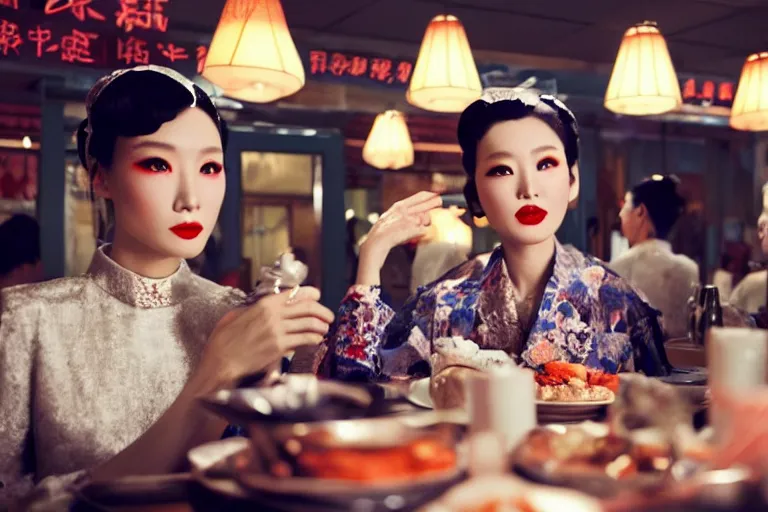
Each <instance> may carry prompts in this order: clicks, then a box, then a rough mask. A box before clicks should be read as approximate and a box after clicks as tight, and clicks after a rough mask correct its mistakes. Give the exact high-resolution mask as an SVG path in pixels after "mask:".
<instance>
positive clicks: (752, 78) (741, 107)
mask: <svg viewBox="0 0 768 512" xmlns="http://www.w3.org/2000/svg"><path fill="white" fill-rule="evenodd" d="M730 125H731V128H734V129H736V130H747V131H752V132H760V131H765V130H768V52H762V53H755V54H753V55H750V56H749V57H747V60H746V62H744V68H742V70H741V78H740V79H739V86H738V88H737V89H736V96H735V97H734V99H733V106H732V107H731V120H730Z"/></svg>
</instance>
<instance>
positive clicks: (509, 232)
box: [475, 117, 579, 245]
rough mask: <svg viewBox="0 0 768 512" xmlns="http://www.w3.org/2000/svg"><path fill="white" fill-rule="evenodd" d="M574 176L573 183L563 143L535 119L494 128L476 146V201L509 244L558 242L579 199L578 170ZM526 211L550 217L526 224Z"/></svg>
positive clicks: (574, 172)
mask: <svg viewBox="0 0 768 512" xmlns="http://www.w3.org/2000/svg"><path fill="white" fill-rule="evenodd" d="M573 174H574V179H573V180H571V177H570V174H569V169H568V162H567V160H566V158H565V147H564V146H563V142H562V141H561V140H560V137H558V135H557V133H555V131H554V130H553V129H552V128H550V126H549V125H547V124H546V123H545V122H544V121H541V120H540V119H537V118H535V117H525V118H523V119H517V120H511V121H503V122H500V123H496V124H494V125H493V126H492V127H491V128H490V129H489V130H488V132H487V133H486V134H485V136H484V137H483V138H482V139H481V140H480V142H479V143H478V145H477V163H476V167H475V182H476V184H477V193H478V197H479V199H480V203H481V205H482V207H483V210H484V211H485V215H486V217H487V218H488V221H489V223H490V225H491V226H492V227H493V228H494V229H495V230H496V232H497V233H498V234H499V236H500V237H501V239H502V240H504V242H505V244H514V245H538V244H540V243H542V242H546V241H548V240H550V239H552V238H553V237H554V235H555V232H556V231H557V230H558V229H559V228H560V225H561V224H562V222H563V219H564V218H565V214H566V212H567V210H568V204H569V203H570V202H571V201H573V200H574V199H576V197H578V191H579V181H578V169H577V168H576V167H575V166H574V169H573ZM524 207H527V209H529V210H531V209H533V210H536V211H538V212H539V214H540V215H544V214H543V213H541V210H543V211H544V212H546V215H544V216H543V219H542V220H540V221H538V219H536V220H534V221H533V223H531V222H530V221H529V222H528V223H526V222H524V221H523V220H521V215H520V212H521V208H524ZM523 211H525V210H523ZM536 221H538V222H536Z"/></svg>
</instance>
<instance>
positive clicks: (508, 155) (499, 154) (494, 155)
mask: <svg viewBox="0 0 768 512" xmlns="http://www.w3.org/2000/svg"><path fill="white" fill-rule="evenodd" d="M546 151H557V147H555V146H553V145H551V144H546V145H544V146H539V147H536V148H533V149H532V150H531V154H538V153H544V152H546ZM485 158H486V160H493V159H495V158H514V155H513V154H512V153H510V152H509V151H503V150H502V151H494V152H493V153H491V154H490V155H488V156H487V157H485Z"/></svg>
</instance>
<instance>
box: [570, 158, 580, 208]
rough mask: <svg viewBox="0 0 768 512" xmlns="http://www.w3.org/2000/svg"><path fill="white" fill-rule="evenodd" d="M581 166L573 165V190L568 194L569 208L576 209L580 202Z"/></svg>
mask: <svg viewBox="0 0 768 512" xmlns="http://www.w3.org/2000/svg"><path fill="white" fill-rule="evenodd" d="M579 183H580V180H579V164H578V163H575V164H573V167H571V189H570V191H569V193H568V207H569V208H575V207H576V204H577V202H578V200H579Z"/></svg>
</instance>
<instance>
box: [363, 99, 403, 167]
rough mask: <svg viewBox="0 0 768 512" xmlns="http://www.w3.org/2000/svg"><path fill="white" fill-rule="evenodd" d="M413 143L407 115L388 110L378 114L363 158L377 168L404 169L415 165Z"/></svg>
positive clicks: (364, 148)
mask: <svg viewBox="0 0 768 512" xmlns="http://www.w3.org/2000/svg"><path fill="white" fill-rule="evenodd" d="M413 158H414V156H413V143H412V142H411V134H410V132H408V125H407V124H405V116H403V114H402V113H401V112H398V111H397V110H387V111H386V112H382V113H381V114H379V115H377V116H376V119H375V120H374V121H373V127H372V128H371V133H369V134H368V139H366V141H365V145H364V146H363V160H364V161H365V163H367V164H368V165H370V166H372V167H376V168H377V169H393V170H397V169H402V168H403V167H410V166H411V165H413Z"/></svg>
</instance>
